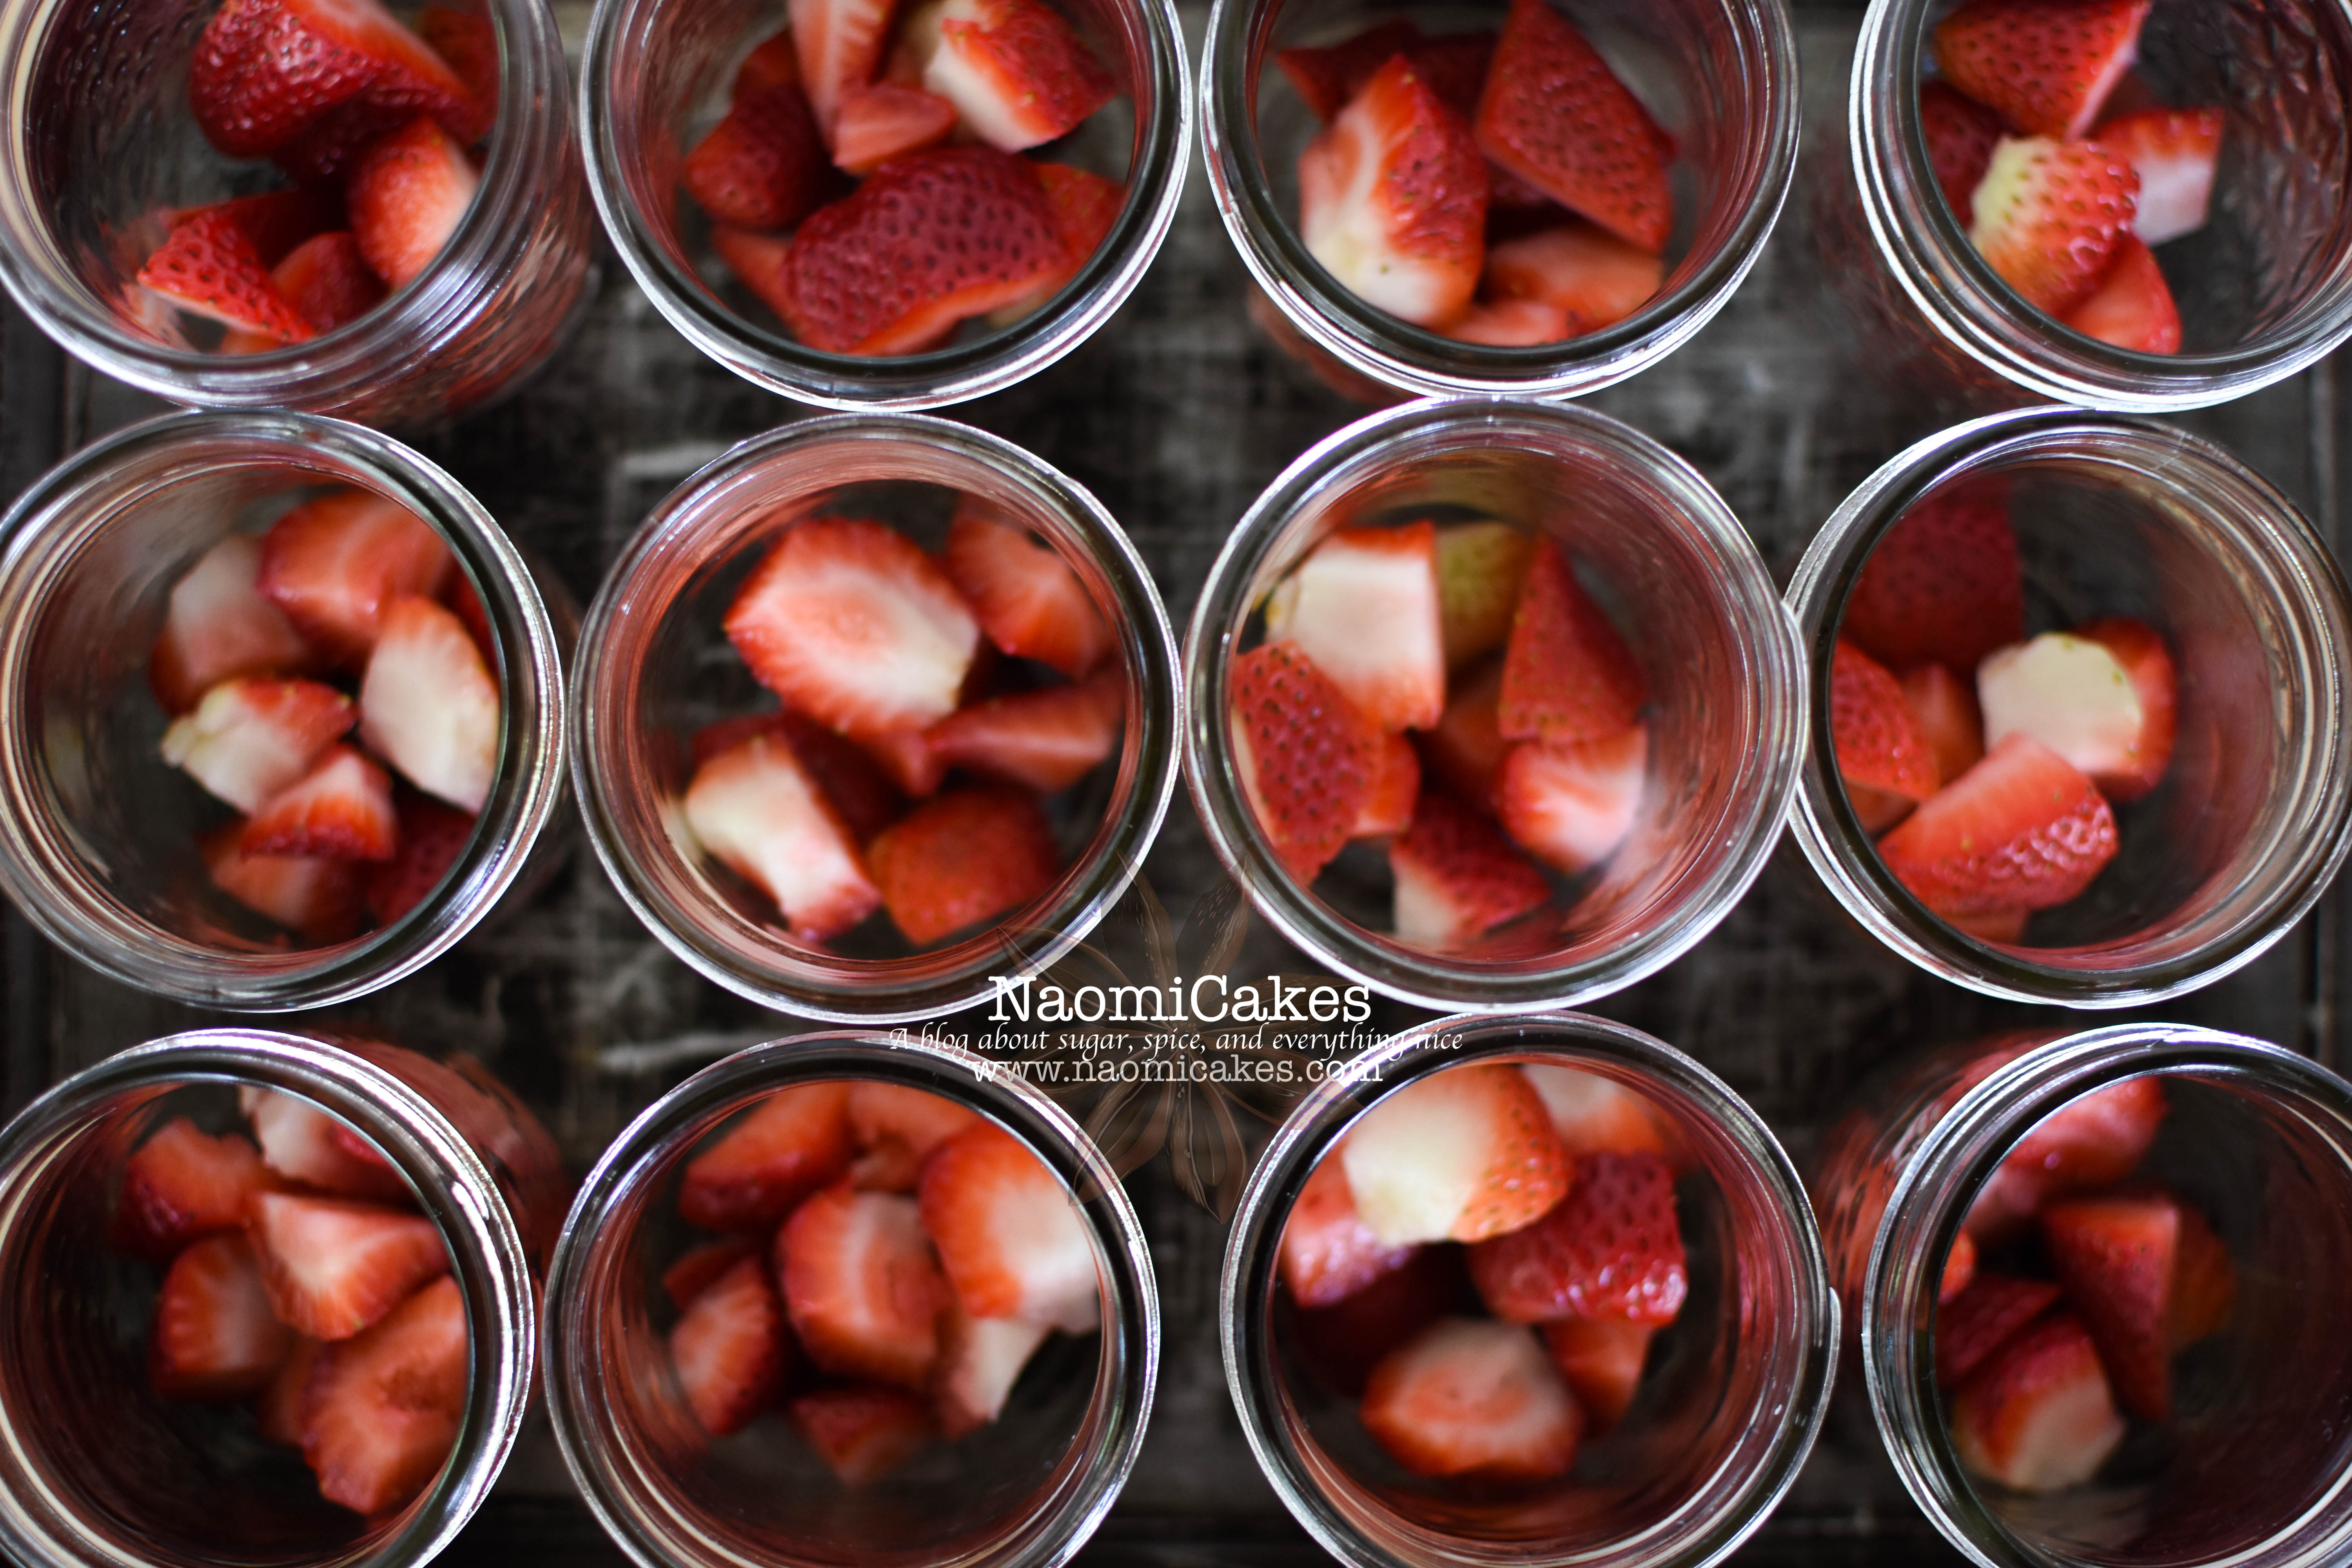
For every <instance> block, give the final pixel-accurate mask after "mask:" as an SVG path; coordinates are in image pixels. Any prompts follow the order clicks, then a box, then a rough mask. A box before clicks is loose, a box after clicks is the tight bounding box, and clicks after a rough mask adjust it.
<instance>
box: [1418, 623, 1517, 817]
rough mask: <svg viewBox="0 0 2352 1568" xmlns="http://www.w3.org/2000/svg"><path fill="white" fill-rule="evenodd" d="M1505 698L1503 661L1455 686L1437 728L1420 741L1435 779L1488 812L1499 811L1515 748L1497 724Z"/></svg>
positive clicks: (1460, 680)
mask: <svg viewBox="0 0 2352 1568" xmlns="http://www.w3.org/2000/svg"><path fill="white" fill-rule="evenodd" d="M1502 695H1503V666H1502V663H1501V661H1500V660H1496V661H1493V662H1490V663H1487V664H1484V665H1480V666H1479V667H1477V668H1475V670H1473V671H1471V672H1470V673H1468V674H1466V675H1464V676H1462V677H1460V678H1459V679H1456V680H1455V681H1454V684H1453V686H1452V688H1451V689H1449V690H1448V692H1447V694H1446V699H1445V713H1444V717H1443V718H1441V719H1439V720H1438V721H1437V728H1436V729H1434V730H1431V731H1425V732H1424V733H1423V734H1422V735H1421V736H1420V737H1418V739H1419V741H1420V744H1421V755H1422V760H1423V762H1424V763H1428V764H1429V771H1430V773H1431V774H1432V776H1433V777H1434V778H1435V779H1437V780H1438V781H1440V782H1442V783H1443V784H1444V785H1445V787H1446V788H1447V789H1449V790H1452V791H1453V792H1454V795H1455V797H1456V798H1457V799H1460V800H1464V801H1466V802H1468V803H1469V804H1471V805H1475V806H1477V807H1479V808H1480V809H1481V810H1484V811H1493V810H1495V809H1496V799H1495V786H1496V782H1497V781H1498V780H1499V779H1500V778H1501V776H1502V772H1503V759H1504V758H1505V757H1506V756H1507V755H1508V754H1509V753H1510V751H1511V747H1512V743H1511V742H1508V741H1506V740H1504V739H1503V732H1502V730H1501V728H1500V727H1499V721H1498V720H1497V718H1496V708H1497V705H1498V704H1499V703H1500V702H1501V700H1502Z"/></svg>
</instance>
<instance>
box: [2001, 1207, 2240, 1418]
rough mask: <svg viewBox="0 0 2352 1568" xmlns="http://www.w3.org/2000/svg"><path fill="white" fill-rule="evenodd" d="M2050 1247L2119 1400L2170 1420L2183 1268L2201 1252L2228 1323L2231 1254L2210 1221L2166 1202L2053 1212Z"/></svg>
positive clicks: (2047, 1215) (2205, 1284) (2207, 1282)
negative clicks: (2193, 1238)
mask: <svg viewBox="0 0 2352 1568" xmlns="http://www.w3.org/2000/svg"><path fill="white" fill-rule="evenodd" d="M2192 1220H2193V1221H2194V1223H2195V1224H2196V1225H2197V1226H2200V1227H2201V1228H2202V1230H2203V1236H2202V1237H2201V1238H2200V1243H2199V1245H2198V1246H2196V1247H2194V1248H2184V1247H2183V1245H2182V1242H2183V1240H2184V1237H2185V1233H2186V1232H2187V1231H2188V1230H2189V1226H2190V1225H2191V1223H2192ZM2042 1245H2043V1247H2046V1248H2047V1249H2048V1252H2049V1255H2050V1263H2051V1267H2052V1268H2053V1270H2054V1271H2055V1272H2056V1274H2057V1276H2058V1279H2059V1280H2060V1282H2061V1283H2062V1284H2063V1285H2064V1286H2065V1288H2066V1299H2067V1300H2068V1301H2069V1302H2070V1303H2071V1304H2072V1305H2073V1307H2074V1310H2075V1311H2077V1312H2079V1313H2080V1314H2082V1318H2083V1321H2084V1325H2085V1326H2086V1327H2087V1328H2088V1329H2089V1330H2090V1331H2091V1338H2092V1341H2093V1342H2095V1344H2097V1346H2098V1347H2099V1360H2100V1363H2101V1364H2103V1365H2104V1366H2105V1368H2106V1369H2107V1377H2108V1380H2109V1381H2110V1383H2111V1384H2113V1386H2114V1388H2115V1393H2116V1401H2117V1402H2118V1403H2119V1404H2121V1405H2123V1407H2124V1408H2125V1409H2126V1410H2128V1411H2130V1412H2131V1413H2132V1414H2133V1415H2139V1416H2143V1417H2145V1418H2146V1419H2147V1420H2150V1421H2166V1420H2169V1419H2170V1418H2171V1415H2172V1352H2174V1351H2175V1350H2176V1349H2178V1348H2179V1343H2180V1340H2179V1338H2178V1337H2177V1329H2178V1326H2179V1323H2180V1322H2181V1321H2182V1316H2183V1315H2182V1313H2181V1310H2180V1308H2179V1302H2178V1301H2177V1300H2176V1297H2177V1295H2178V1293H2179V1281H2180V1279H2181V1278H2182V1268H2181V1266H2182V1264H2183V1262H2184V1260H2185V1258H2186V1256H2187V1254H2188V1253H2189V1251H2192V1250H2193V1251H2194V1252H2195V1253H2196V1254H2197V1259H2198V1262H2199V1263H2200V1265H2202V1266H2203V1268H2204V1270H2205V1272H2204V1275H2203V1277H2202V1279H2200V1288H2201V1289H2205V1290H2206V1291H2208V1292H2210V1299H2218V1300H2220V1301H2221V1303H2222V1306H2221V1316H2222V1317H2224V1318H2226V1316H2227V1313H2228V1298H2229V1296H2230V1294H2231V1270H2230V1255H2229V1252H2228V1250H2227V1249H2226V1248H2221V1247H2219V1244H2218V1240H2216V1239H2214V1238H2212V1232H2211V1229H2210V1226H2204V1221H2203V1217H2202V1216H2201V1215H2194V1213H2193V1211H2191V1210H2189V1209H2188V1208H2186V1207H2185V1206H2184V1205H2182V1204H2180V1202H2179V1200H2177V1199H2175V1198H2173V1197H2171V1196H2170V1195H2168V1194H2163V1193H2150V1194H2143V1195H2137V1196H2114V1197H2105V1198H2074V1199H2070V1200H2068V1201H2066V1202H2063V1203H2056V1204H2053V1205H2050V1206H2049V1207H2048V1208H2047V1209H2044V1210H2043V1211H2042ZM2217 1262H2218V1266H2219V1267H2218V1270H2217V1269H2216V1268H2215V1265H2216V1263H2217ZM2216 1280H2218V1281H2219V1287H2218V1289H2216V1288H2215V1281H2216ZM2206 1310H2210V1309H2206ZM2198 1315H2199V1316H2202V1315H2204V1314H2203V1313H2202V1312H2200V1314H2198ZM2199 1326H2202V1324H2201V1323H2200V1325H2199Z"/></svg>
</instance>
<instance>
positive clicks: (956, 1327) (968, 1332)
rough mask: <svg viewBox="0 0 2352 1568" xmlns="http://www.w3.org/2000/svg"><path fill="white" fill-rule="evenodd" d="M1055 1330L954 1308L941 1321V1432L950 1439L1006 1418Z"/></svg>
mask: <svg viewBox="0 0 2352 1568" xmlns="http://www.w3.org/2000/svg"><path fill="white" fill-rule="evenodd" d="M1051 1332H1053V1331H1052V1330H1051V1329H1049V1328H1048V1327H1046V1326H1045V1324H1043V1323H1030V1322H1024V1321H1022V1320H1021V1319H1019V1318H975V1317H973V1316H971V1314H970V1313H968V1312H966V1311H965V1310H963V1309H962V1308H961V1307H960V1306H955V1305H952V1304H950V1306H949V1308H948V1310H947V1315H946V1316H945V1317H944V1318H942V1319H941V1320H940V1369H939V1374H938V1378H937V1384H938V1386H937V1387H936V1388H935V1389H934V1391H933V1392H934V1394H935V1395H936V1399H935V1403H936V1405H937V1407H938V1415H939V1423H940V1431H941V1432H942V1433H944V1434H945V1435H946V1436H950V1437H961V1436H964V1434H966V1433H968V1432H975V1431H978V1430H979V1429H980V1428H981V1427H982V1426H987V1425H988V1424H989V1423H990V1422H992V1421H993V1420H995V1419H996V1418H997V1416H998V1415H1001V1414H1003V1410H1004V1402H1005V1400H1006V1399H1007V1398H1008V1397H1010V1396H1011V1394H1012V1393H1013V1384H1015V1383H1016V1382H1018V1381H1019V1380H1020V1377H1021V1369H1022V1368H1023V1367H1024V1366H1025V1365H1027V1364H1028V1363H1029V1358H1030V1357H1031V1356H1032V1355H1034V1354H1035V1353H1036V1351H1037V1347H1038V1346H1039V1345H1041V1344H1043V1343H1045V1336H1046V1335H1047V1334H1049V1333H1051Z"/></svg>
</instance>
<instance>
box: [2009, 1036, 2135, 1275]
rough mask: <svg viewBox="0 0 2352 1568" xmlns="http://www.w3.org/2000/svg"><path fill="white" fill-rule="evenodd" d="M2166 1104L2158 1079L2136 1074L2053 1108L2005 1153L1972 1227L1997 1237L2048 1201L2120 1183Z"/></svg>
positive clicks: (2016, 1225)
mask: <svg viewBox="0 0 2352 1568" xmlns="http://www.w3.org/2000/svg"><path fill="white" fill-rule="evenodd" d="M2001 1059H2006V1058H2001ZM1995 1065H1998V1064H1997V1063H1996V1064H1995ZM1987 1070H1990V1068H1988V1069H1987ZM2165 1109H2166V1106H2165V1098H2164V1085H2163V1083H2162V1081H2161V1080H2159V1079H2153V1078H2138V1079H2127V1080H2126V1081H2125V1082H2123V1083H2119V1084H2116V1085H2115V1086H2114V1087H2112V1088H2109V1089H2099V1090H2097V1091H2096V1092H2095V1093H2091V1094H2086V1095H2084V1096H2083V1097H2082V1098H2081V1099H2079V1100H2072V1101H2070V1102H2068V1103H2067V1104H2066V1105H2064V1106H2063V1107H2061V1108H2060V1109H2059V1110H2054V1111H2053V1112H2051V1113H2050V1115H2048V1116H2047V1117H2045V1118H2043V1119H2042V1121H2040V1122H2039V1123H2037V1124H2036V1125H2035V1126H2034V1128H2033V1130H2032V1131H2030V1132H2028V1133H2027V1134H2026V1135H2025V1136H2024V1137H2022V1138H2021V1139H2019V1140H2018V1142H2017V1147H2015V1148H2014V1149H2011V1151H2010V1152H2009V1153H2008V1154H2007V1155H2005V1156H2003V1157H2002V1160H2001V1163H2000V1168H1999V1169H1997V1170H1996V1171H1995V1172H1994V1173H1993V1175H1992V1179H1991V1180H1990V1181H1989V1182H1987V1183H1986V1184H1985V1185H1984V1187H1983V1190H1982V1191H1980V1192H1979V1193H1978V1194H1977V1197H1976V1201H1975V1203H1974V1204H1973V1205H1971V1206H1970V1208H1969V1218H1968V1226H1969V1229H1970V1230H1971V1231H1974V1232H1975V1233H1976V1235H1977V1237H1978V1239H1979V1240H1980V1241H1984V1242H1988V1243H1992V1242H1998V1241H2000V1240H2001V1239H2003V1238H2004V1237H2007V1236H2009V1235H2010V1234H2011V1233H2012V1232H2013V1231H2015V1230H2016V1229H2017V1228H2018V1227H2019V1226H2021V1225H2022V1224H2023V1223H2024V1222H2025V1221H2026V1220H2028V1219H2030V1218H2031V1217H2032V1215H2035V1214H2036V1213H2038V1212H2039V1211H2040V1209H2041V1207H2042V1205H2043V1204H2044V1203H2045V1202H2047V1201H2048V1200H2049V1199H2051V1198H2055V1197H2063V1196H2066V1195H2068V1194H2074V1193H2081V1192H2088V1191H2092V1190H2095V1189H2096V1188H2099V1187H2105V1186H2110V1185H2113V1184H2115V1183H2116V1182H2120V1181H2122V1180H2123V1179H2124V1178H2125V1177H2126V1176H2128V1175H2130V1174H2131V1173H2132V1172H2133V1171H2134V1170H2136V1169H2137V1168H2138V1165H2139V1163H2140V1161H2141V1160H2142V1159H2143V1158H2145V1157H2146V1156H2147V1151H2148V1149H2149V1147H2150V1146H2151V1145H2153V1144H2154V1143H2155V1142H2156V1134H2157V1131H2158V1128H2160V1127H2161V1126H2162V1125H2163V1124H2164V1115H2165Z"/></svg>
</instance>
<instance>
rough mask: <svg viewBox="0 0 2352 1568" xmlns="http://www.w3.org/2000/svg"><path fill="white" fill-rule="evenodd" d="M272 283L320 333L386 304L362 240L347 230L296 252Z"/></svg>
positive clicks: (288, 256)
mask: <svg viewBox="0 0 2352 1568" xmlns="http://www.w3.org/2000/svg"><path fill="white" fill-rule="evenodd" d="M269 280H270V281H271V282H273V283H275V284H276V285H278V293H280V294H282V295H284V296H285V297H286V302H287V303H288V304H289V305H291V306H293V307H294V310H295V311H296V313H298V314H299V315H300V316H301V318H302V319H303V320H304V321H308V322H309V323H310V326H311V329H312V330H313V331H321V332H327V331H333V330H334V329H335V328H337V327H341V326H347V325H349V324H350V323H351V322H352V321H358V320H359V319H360V318H361V317H362V316H364V315H366V314H367V313H368V312H369V311H370V310H374V309H375V308H376V307H377V306H378V305H381V304H383V295H384V288H383V282H382V280H381V279H378V278H377V277H376V275H375V274H374V273H373V272H372V271H370V270H369V269H368V264H367V259H366V258H364V257H362V255H361V254H360V242H359V240H358V238H357V237H355V236H353V235H352V231H351V230H349V229H346V228H339V229H334V230H331V231H330V232H328V233H326V234H321V235H316V236H313V237H310V238H309V239H306V240H304V241H303V242H302V243H301V244H299V245H298V246H296V247H294V248H293V249H292V250H290V251H289V252H287V253H286V259H285V260H283V261H280V262H279V263H278V265H277V266H276V267H274V268H271V269H270V273H269Z"/></svg>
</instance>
